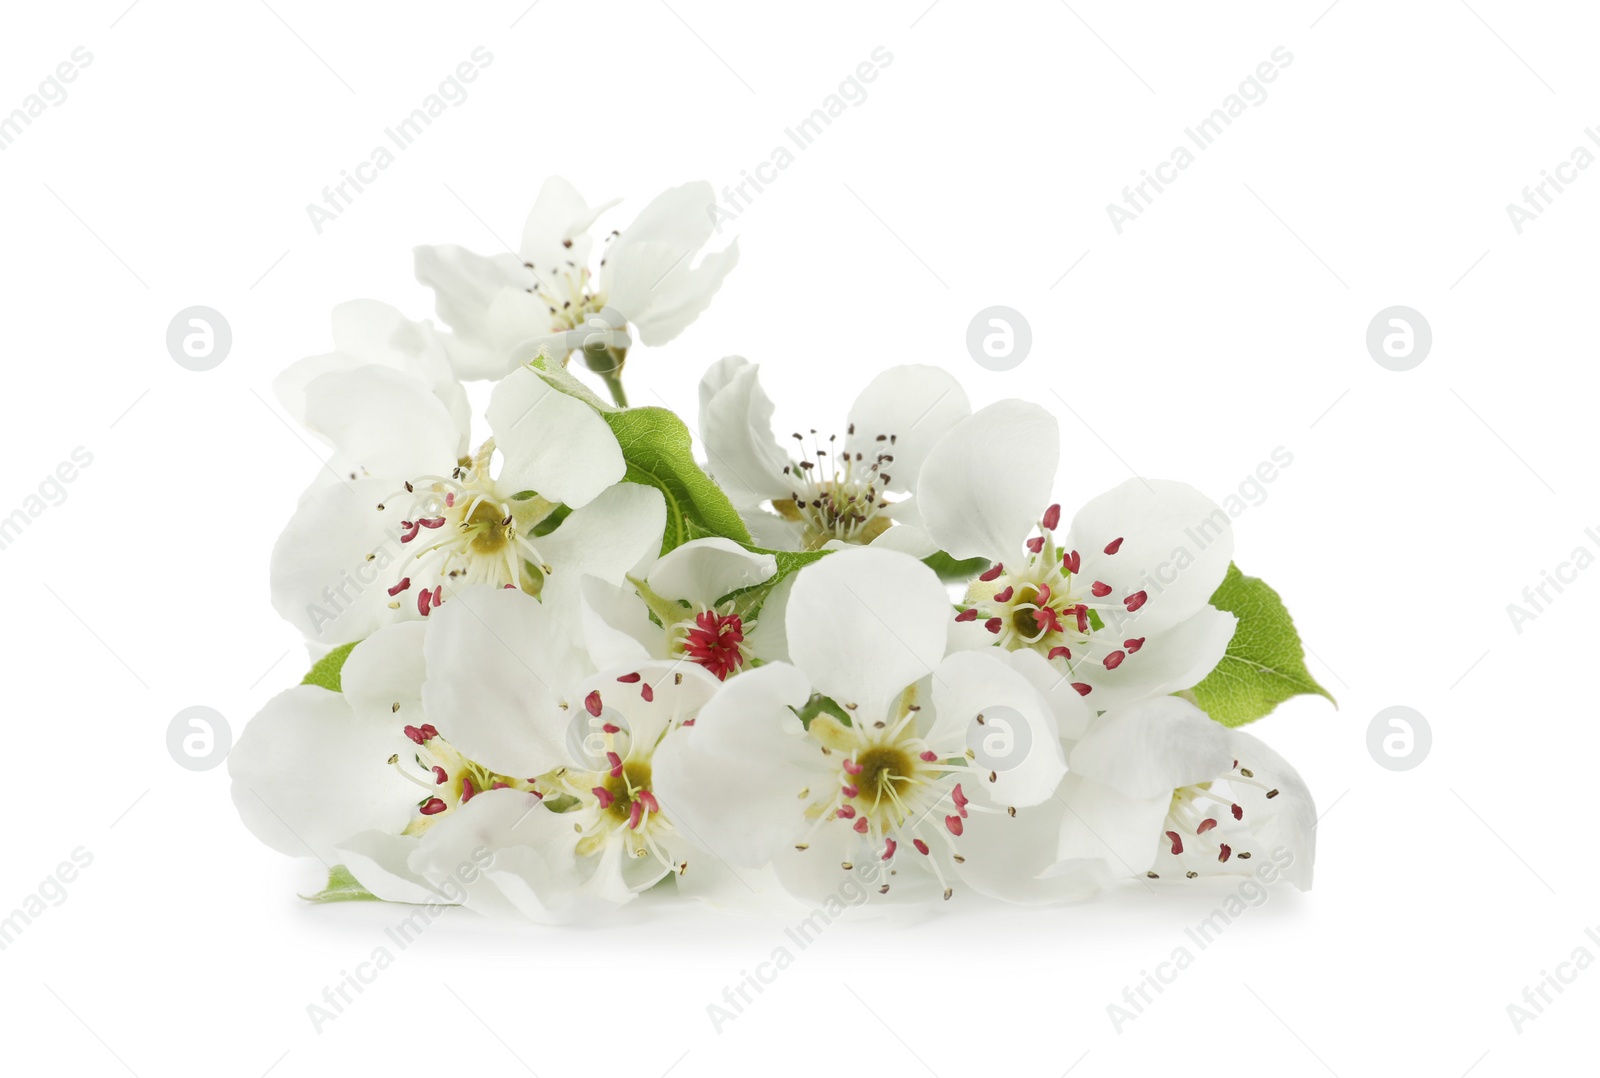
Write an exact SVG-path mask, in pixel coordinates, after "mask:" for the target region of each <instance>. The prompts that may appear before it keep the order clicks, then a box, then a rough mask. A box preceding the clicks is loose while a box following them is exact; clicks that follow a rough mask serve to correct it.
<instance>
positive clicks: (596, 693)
mask: <svg viewBox="0 0 1600 1078" xmlns="http://www.w3.org/2000/svg"><path fill="white" fill-rule="evenodd" d="M583 706H584V707H586V708H587V709H588V710H589V714H591V715H593V716H594V717H595V718H597V719H598V718H599V717H600V712H602V711H604V710H605V705H604V704H602V703H601V702H600V690H599V689H595V690H593V691H591V692H590V693H589V695H588V696H585V697H584V698H583Z"/></svg>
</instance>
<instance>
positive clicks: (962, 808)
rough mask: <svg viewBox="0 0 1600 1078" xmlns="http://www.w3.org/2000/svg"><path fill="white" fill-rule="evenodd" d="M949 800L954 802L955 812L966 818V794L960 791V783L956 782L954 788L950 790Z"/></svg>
mask: <svg viewBox="0 0 1600 1078" xmlns="http://www.w3.org/2000/svg"><path fill="white" fill-rule="evenodd" d="M950 800H951V801H954V802H955V805H956V812H958V813H960V814H961V818H962V819H963V820H964V819H966V818H967V804H968V801H967V795H966V794H964V793H962V792H961V783H959V782H958V783H956V788H955V789H954V790H951V791H950Z"/></svg>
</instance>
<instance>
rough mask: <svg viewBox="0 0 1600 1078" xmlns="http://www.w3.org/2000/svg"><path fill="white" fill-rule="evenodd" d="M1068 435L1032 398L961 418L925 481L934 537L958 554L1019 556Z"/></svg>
mask: <svg viewBox="0 0 1600 1078" xmlns="http://www.w3.org/2000/svg"><path fill="white" fill-rule="evenodd" d="M1060 439H1061V433H1060V428H1059V427H1058V426H1057V424H1056V421H1055V418H1054V417H1053V416H1052V415H1050V413H1049V412H1047V411H1045V410H1044V409H1043V408H1040V407H1039V406H1038V405H1037V404H1030V403H1029V402H1027V401H1020V400H1003V401H997V402H996V403H994V404H991V405H989V406H988V407H987V408H983V409H981V410H979V411H977V412H975V413H973V415H972V416H971V417H970V418H968V419H966V420H963V421H962V422H960V423H957V424H956V425H955V426H954V427H953V428H952V429H951V430H950V432H949V433H948V434H947V435H946V436H945V437H944V438H942V439H941V440H940V441H939V443H938V444H937V445H935V446H934V447H933V449H932V450H931V452H930V453H929V454H928V462H927V464H926V465H925V466H924V467H923V469H922V473H921V477H920V478H919V479H918V481H917V506H918V508H919V509H920V511H921V513H922V519H923V524H924V527H925V528H926V529H927V531H928V534H929V535H931V536H932V537H933V541H934V542H935V543H938V544H939V546H940V547H941V548H942V549H944V550H945V551H947V552H948V553H949V554H950V555H951V556H952V557H954V558H957V559H962V558H989V559H991V560H1000V559H1004V558H1009V557H1013V556H1014V555H1015V552H1017V551H1018V550H1020V548H1021V547H1022V543H1023V540H1024V539H1025V538H1027V535H1028V532H1029V531H1030V530H1031V529H1032V528H1033V526H1034V524H1035V522H1037V521H1038V519H1039V516H1040V514H1042V513H1043V512H1044V511H1045V508H1046V507H1047V505H1048V503H1049V501H1050V490H1051V487H1052V486H1053V485H1054V483H1055V476H1056V463H1057V461H1058V459H1059V458H1060V444H1061V442H1060Z"/></svg>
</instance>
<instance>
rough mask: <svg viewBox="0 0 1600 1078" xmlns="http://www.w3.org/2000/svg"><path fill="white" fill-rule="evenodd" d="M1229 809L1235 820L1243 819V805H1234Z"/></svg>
mask: <svg viewBox="0 0 1600 1078" xmlns="http://www.w3.org/2000/svg"><path fill="white" fill-rule="evenodd" d="M1230 811H1232V813H1233V818H1234V819H1236V820H1242V819H1244V808H1243V806H1240V805H1234V806H1233V808H1232V809H1231V810H1230Z"/></svg>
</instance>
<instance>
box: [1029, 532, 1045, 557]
mask: <svg viewBox="0 0 1600 1078" xmlns="http://www.w3.org/2000/svg"><path fill="white" fill-rule="evenodd" d="M1027 546H1028V553H1030V554H1037V553H1039V551H1041V550H1043V549H1044V536H1042V535H1035V536H1034V537H1033V538H1032V539H1029V540H1028V543H1027Z"/></svg>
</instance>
